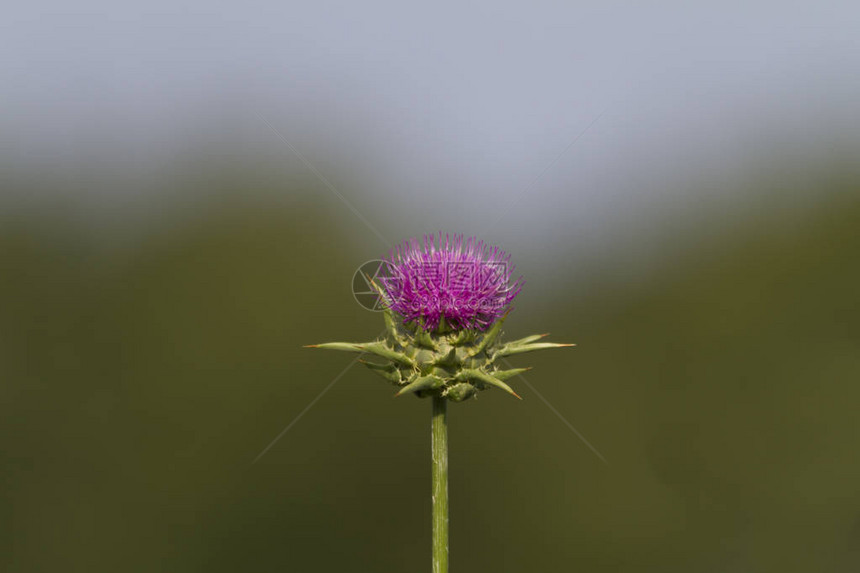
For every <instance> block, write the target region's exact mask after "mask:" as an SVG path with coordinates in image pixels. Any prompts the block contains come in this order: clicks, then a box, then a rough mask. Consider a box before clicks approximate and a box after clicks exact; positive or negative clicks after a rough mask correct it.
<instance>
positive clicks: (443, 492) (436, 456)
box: [431, 396, 448, 573]
mask: <svg viewBox="0 0 860 573" xmlns="http://www.w3.org/2000/svg"><path fill="white" fill-rule="evenodd" d="M431 426H432V440H431V450H432V453H433V573H448V400H447V399H445V398H443V397H441V396H433V423H432V424H431Z"/></svg>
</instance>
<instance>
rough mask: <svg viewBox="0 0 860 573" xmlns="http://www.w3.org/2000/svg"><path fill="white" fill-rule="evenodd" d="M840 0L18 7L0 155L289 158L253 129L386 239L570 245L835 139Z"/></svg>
mask: <svg viewBox="0 0 860 573" xmlns="http://www.w3.org/2000/svg"><path fill="white" fill-rule="evenodd" d="M858 6H860V5H858V4H857V3H856V2H823V3H814V2H805V3H791V2H775V1H768V2H732V3H730V2H719V3H717V2H710V3H701V2H698V3H694V2H689V3H678V2H674V3H667V2H662V3H656V2H651V3H632V2H630V3H619V2H588V3H534V2H532V3H517V4H514V3H510V2H493V3H483V4H478V3H456V4H438V3H434V4H430V3H426V4H423V5H413V6H410V5H405V4H403V3H400V2H391V3H380V2H366V3H331V2H306V3H289V2H288V3H281V2H247V3H238V2H233V3H219V2H200V1H196V2H185V3H176V2H170V3H167V2H160V1H155V2H148V3H145V4H144V3H140V4H135V5H130V4H117V3H113V2H101V3H94V2H84V3H40V2H30V3H15V4H12V5H9V6H7V8H6V9H5V10H4V17H3V23H2V24H0V26H2V38H0V46H2V50H0V101H2V107H0V130H2V132H0V153H2V160H3V161H4V162H5V163H6V164H9V163H12V164H15V165H17V166H19V167H20V166H25V167H33V168H36V169H41V168H44V167H47V166H50V167H51V168H52V169H62V168H63V166H66V165H80V164H81V163H85V164H93V165H96V166H101V167H104V168H106V169H109V170H114V171H123V170H129V171H135V170H137V171H139V172H144V173H154V172H157V171H158V169H159V168H160V166H161V165H163V164H165V162H169V161H171V160H172V159H173V158H175V157H176V156H177V155H180V156H181V155H182V154H183V153H186V152H188V150H193V149H195V148H197V150H198V151H199V147H200V145H203V146H211V147H212V149H215V150H220V151H215V152H213V153H214V154H215V155H216V156H217V154H218V153H234V154H235V153H238V154H240V155H243V154H244V155H247V156H253V157H255V158H263V160H268V161H271V162H273V163H278V164H283V167H284V169H293V168H298V169H302V168H303V166H302V165H301V163H300V162H299V161H298V160H297V159H296V157H295V156H294V154H292V153H291V151H290V150H289V149H288V148H287V147H286V146H285V144H284V143H283V142H282V141H280V140H279V138H278V137H277V136H276V135H275V134H274V133H273V132H272V130H271V129H269V127H267V125H266V124H265V122H268V123H269V124H271V126H273V127H274V128H275V129H276V130H277V131H278V132H279V133H280V134H281V135H282V136H283V137H285V138H286V139H288V140H289V141H290V142H291V143H292V144H293V145H295V146H296V147H297V148H298V149H301V150H302V152H303V153H305V154H306V155H307V157H308V158H309V159H310V160H311V161H312V162H313V163H314V164H315V165H316V166H317V168H318V169H319V170H320V171H321V172H323V173H325V174H326V176H327V177H328V178H329V179H330V180H331V182H332V183H333V184H334V185H335V186H337V187H338V188H339V189H340V190H341V191H342V193H343V194H344V196H347V197H349V198H350V200H351V201H352V202H353V203H354V205H355V206H356V208H358V209H359V210H360V211H362V212H364V213H366V214H367V215H368V218H369V219H370V220H372V221H373V222H374V224H375V225H376V226H377V227H378V228H379V229H380V231H381V232H382V233H383V234H384V235H385V236H387V237H391V240H392V241H393V240H396V238H399V237H401V236H402V235H404V234H414V233H417V232H423V231H432V230H434V229H438V228H444V229H460V230H466V231H467V232H475V233H487V234H488V235H490V238H493V237H495V236H499V232H498V231H496V230H494V229H495V228H496V224H495V221H497V220H498V219H500V218H501V222H502V223H503V224H504V225H505V227H506V231H505V232H506V233H507V234H513V235H516V236H518V237H520V238H521V239H522V240H523V241H525V242H530V243H532V244H540V243H543V244H546V243H547V241H548V240H550V238H551V236H552V237H560V236H563V237H564V238H565V240H567V241H570V240H576V239H581V240H583V241H585V242H588V241H589V240H591V239H593V238H594V237H596V236H598V235H599V234H600V233H601V231H600V229H603V228H605V227H606V226H607V225H614V226H615V227H616V228H617V227H618V226H619V225H621V224H624V225H626V224H629V223H631V222H632V221H633V220H635V219H636V218H638V217H639V216H640V215H641V213H642V212H643V210H647V208H648V206H649V205H651V206H654V205H656V206H657V207H656V208H658V209H659V208H661V207H660V205H665V203H661V202H660V201H658V200H657V199H658V198H659V197H660V196H661V193H662V192H663V190H664V189H677V188H679V187H681V186H683V182H684V181H685V178H688V177H692V178H696V179H697V180H699V181H705V182H706V184H705V185H703V186H700V187H699V188H700V189H705V190H706V191H700V192H703V193H709V194H710V195H711V197H709V198H708V200H712V199H714V197H718V196H719V194H720V189H721V181H723V180H724V179H727V178H729V177H730V176H731V174H732V173H734V172H736V171H737V170H738V169H739V168H741V167H743V166H744V165H746V164H747V163H748V162H749V161H750V158H751V157H752V158H756V157H758V156H761V155H763V156H764V157H765V158H766V159H767V158H770V157H772V156H778V155H783V156H785V157H789V158H791V157H799V158H803V159H808V160H811V161H814V160H816V159H819V158H826V157H827V156H828V154H831V153H834V152H836V151H838V150H839V149H842V148H844V147H846V146H849V147H850V146H851V145H855V144H856V139H857V133H858V128H860V120H858V117H860V103H858V102H860V34H858V31H860V7H858ZM601 113H603V115H602V116H600V119H599V120H598V121H597V122H596V123H594V125H593V126H592V127H591V128H590V129H589V130H588V132H587V133H585V134H584V135H583V136H582V138H581V139H579V141H577V142H576V143H575V144H574V145H573V146H572V147H571V148H570V149H569V150H568V151H567V152H566V153H564V154H563V155H562V156H561V157H559V154H560V153H561V152H562V150H564V149H565V148H567V147H568V146H569V145H570V144H571V142H572V141H573V140H574V139H575V138H576V137H577V136H578V135H579V134H580V133H581V132H582V131H583V130H584V129H585V128H586V127H587V126H588V125H589V124H591V123H592V122H593V121H594V120H595V118H597V117H598V116H599V115H600V114H601ZM224 150H232V151H229V152H228V151H224ZM231 157H235V155H231ZM556 159H557V161H555V160H556ZM550 165H552V166H551V167H550V168H549V169H547V167H549V166H550ZM542 173H543V175H541V174H542ZM538 177H539V179H538V180H537V182H536V183H535V181H536V179H537V178H538ZM138 181H140V180H139V179H138ZM144 181H145V179H144ZM708 181H710V182H711V185H710V187H709V185H708V184H707V182H708ZM357 182H361V184H358V183H357ZM146 189H147V184H146V183H144V184H141V185H140V186H134V185H121V186H117V187H114V188H112V189H111V191H110V192H109V193H110V194H111V195H123V194H140V193H144V194H145V192H146ZM707 189H710V191H707ZM526 190H528V192H527V193H524V191H526ZM520 197H523V198H522V199H519V198H520ZM383 204H384V205H385V207H384V208H383ZM392 214H395V215H397V216H396V217H391V215H392ZM348 217H349V215H348V214H347V218H348ZM354 222H356V221H354ZM360 227H361V224H360V223H359V222H356V230H355V237H356V240H361V241H369V244H372V242H373V241H375V239H374V238H373V236H372V235H371V236H370V237H369V238H368V236H367V235H368V233H367V231H366V229H361V228H360ZM565 229H567V230H566V231H565ZM570 229H576V230H575V231H570ZM550 230H552V233H551V236H550V235H548V233H550ZM377 245H379V242H377Z"/></svg>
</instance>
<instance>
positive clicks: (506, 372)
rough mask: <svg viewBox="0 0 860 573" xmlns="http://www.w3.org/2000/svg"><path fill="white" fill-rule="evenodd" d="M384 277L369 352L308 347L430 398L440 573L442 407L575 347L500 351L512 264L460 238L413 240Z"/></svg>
mask: <svg viewBox="0 0 860 573" xmlns="http://www.w3.org/2000/svg"><path fill="white" fill-rule="evenodd" d="M387 261H388V263H389V264H388V269H387V270H388V273H389V276H385V277H381V278H380V282H379V283H376V282H375V281H373V280H371V286H372V287H373V288H374V289H375V290H376V293H377V294H378V295H379V296H380V298H381V299H382V301H383V303H384V305H383V306H384V309H385V310H384V312H383V318H384V320H385V335H384V336H383V337H382V338H381V339H379V340H373V341H371V342H329V343H325V344H314V345H312V347H314V348H327V349H331V350H343V351H347V352H357V353H361V354H365V355H368V356H370V357H373V358H375V359H376V360H374V361H367V360H360V362H361V363H362V364H363V365H365V366H366V367H367V368H369V369H370V370H371V371H373V372H375V373H376V374H378V375H380V376H382V377H383V378H384V379H385V380H387V381H388V382H390V383H391V384H393V385H394V386H396V387H397V389H398V391H397V393H396V394H395V396H400V395H403V394H414V395H415V396H418V397H419V398H425V397H432V403H433V416H432V426H431V427H432V434H431V435H432V440H431V443H432V459H433V498H432V499H433V571H434V573H445V572H447V570H448V431H447V419H448V418H447V403H448V402H449V401H452V402H462V401H464V400H467V399H469V398H472V397H475V396H476V395H477V394H478V392H480V391H482V390H488V389H490V388H497V389H500V390H503V391H505V392H507V393H508V394H511V395H513V396H516V397H517V398H519V396H518V395H517V393H516V392H514V390H513V389H512V388H511V387H510V386H508V384H507V382H505V381H506V380H508V379H510V378H512V377H514V376H517V375H520V374H522V373H523V372H524V371H526V370H528V368H506V367H505V366H503V365H502V364H500V362H502V361H503V359H504V358H506V357H507V356H512V355H515V354H522V353H525V352H532V351H535V350H543V349H547V348H560V347H562V346H573V345H572V344H556V343H552V342H539V341H540V339H542V338H543V337H545V336H546V334H535V335H532V336H526V337H525V338H520V339H519V340H514V341H511V342H503V341H502V324H503V323H504V321H505V319H506V318H507V316H508V314H509V313H510V311H511V302H512V301H513V299H514V298H515V297H516V296H517V294H519V292H520V290H521V289H522V284H523V283H522V280H521V279H517V280H516V281H514V282H513V283H511V273H512V271H513V267H512V266H511V265H510V257H509V256H508V255H507V254H505V252H504V251H502V250H500V249H499V248H498V247H490V246H489V245H485V244H484V243H483V241H478V240H477V239H476V238H474V237H470V238H468V239H465V240H464V239H463V236H462V235H455V236H454V237H453V238H452V237H450V236H449V235H445V236H444V237H443V236H442V234H441V233H439V234H438V235H436V236H425V237H424V241H423V244H422V243H421V242H419V241H418V240H417V239H411V240H409V241H407V242H405V243H403V244H402V245H401V246H399V247H397V248H396V249H394V250H393V251H392V253H391V254H390V255H389V258H388V259H387Z"/></svg>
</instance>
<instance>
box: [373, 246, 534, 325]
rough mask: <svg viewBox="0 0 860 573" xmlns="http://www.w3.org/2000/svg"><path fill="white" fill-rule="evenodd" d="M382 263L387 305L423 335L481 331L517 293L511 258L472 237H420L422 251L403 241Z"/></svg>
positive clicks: (518, 282) (519, 285)
mask: <svg viewBox="0 0 860 573" xmlns="http://www.w3.org/2000/svg"><path fill="white" fill-rule="evenodd" d="M386 262H387V263H388V265H387V270H388V272H389V273H390V275H391V276H387V277H382V278H381V279H380V282H381V283H382V287H383V289H384V291H385V295H386V297H385V298H386V301H387V302H388V303H389V304H390V306H391V309H392V310H393V311H394V312H396V313H398V314H400V315H401V316H402V317H403V318H404V320H406V321H420V323H421V325H422V327H423V328H424V329H425V330H436V329H437V328H439V325H440V323H442V324H447V325H449V326H450V327H451V328H454V329H475V330H486V329H487V327H489V326H490V325H491V324H492V323H493V322H495V321H496V320H498V319H499V318H501V317H502V316H504V315H505V313H506V312H508V311H509V310H510V304H511V301H512V300H513V299H514V297H516V296H517V294H519V292H520V289H522V279H517V280H516V281H515V282H514V283H513V284H511V282H510V279H511V273H512V272H513V266H511V264H510V255H507V254H506V253H505V252H504V251H502V250H500V249H499V248H498V247H490V246H488V245H485V244H484V242H483V241H478V240H477V239H476V238H475V237H469V238H468V239H466V240H465V241H464V240H463V236H462V235H455V236H454V237H453V238H452V237H450V236H449V235H445V236H444V237H443V236H442V233H441V232H440V233H439V234H438V235H436V236H433V235H425V236H424V242H423V247H422V244H421V242H420V241H419V240H418V239H411V240H409V241H406V242H405V243H403V244H402V245H400V246H398V247H397V248H395V249H394V250H393V251H392V253H391V254H390V255H389V257H388V259H386Z"/></svg>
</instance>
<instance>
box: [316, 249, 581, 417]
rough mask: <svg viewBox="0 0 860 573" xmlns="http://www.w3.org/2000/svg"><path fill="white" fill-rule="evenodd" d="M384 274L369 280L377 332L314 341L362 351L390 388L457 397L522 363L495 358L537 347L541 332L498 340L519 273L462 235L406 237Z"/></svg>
mask: <svg viewBox="0 0 860 573" xmlns="http://www.w3.org/2000/svg"><path fill="white" fill-rule="evenodd" d="M387 262H388V263H389V265H388V274H389V276H386V277H383V278H381V279H380V283H381V284H380V283H376V282H374V281H371V286H372V287H373V288H374V289H375V290H376V292H377V294H378V295H379V296H380V298H382V300H383V302H384V305H383V306H384V308H385V311H384V313H383V316H384V318H385V336H384V337H383V338H382V339H381V340H373V341H371V342H329V343H326V344H315V345H313V347H315V348H327V349H330V350H343V351H347V352H358V353H362V354H367V355H370V356H373V357H375V358H378V359H382V360H383V362H378V361H365V360H362V361H361V363H362V364H364V365H365V366H366V367H367V368H369V369H370V370H372V371H373V372H375V373H376V374H378V375H380V376H382V377H383V378H385V379H386V380H388V381H389V382H391V383H392V384H394V385H395V386H397V388H398V392H397V394H396V395H397V396H400V395H402V394H408V393H412V394H415V395H416V396H418V397H419V398H425V397H429V396H437V397H440V398H444V399H446V400H451V401H453V402H462V401H463V400H467V399H468V398H472V397H474V396H476V395H477V393H478V392H480V391H481V390H487V389H489V388H498V389H501V390H504V391H505V392H507V393H508V394H511V395H512V396H516V397H517V398H519V396H518V395H517V393H516V392H514V390H513V389H512V388H511V387H510V386H508V384H507V383H506V382H505V381H506V380H508V379H509V378H511V377H513V376H516V375H517V374H521V373H522V372H524V371H525V370H527V369H526V368H513V369H505V368H504V367H503V366H502V365H501V364H500V362H501V359H503V358H505V357H507V356H511V355H514V354H522V353H524V352H532V351H534V350H542V349H545V348H559V347H562V346H573V345H571V344H555V343H551V342H538V341H539V340H540V339H541V338H543V337H544V336H546V335H545V334H536V335H532V336H527V337H525V338H521V339H519V340H514V341H511V342H507V343H503V342H502V341H501V334H502V324H503V323H504V321H505V318H507V316H508V314H509V312H510V311H511V302H512V301H513V299H514V297H516V296H517V294H518V293H519V292H520V290H521V288H522V280H521V279H517V280H516V281H514V282H513V283H511V272H512V271H513V267H512V266H511V264H510V256H509V255H507V254H506V253H505V252H504V251H502V250H500V249H499V248H498V247H491V246H489V245H485V244H484V242H483V241H478V240H477V239H476V238H474V237H470V238H468V239H465V240H464V239H463V236H462V235H455V236H454V237H453V238H452V237H451V236H450V235H444V236H443V235H442V234H441V233H439V234H438V235H435V236H426V237H424V241H423V244H422V243H421V242H419V241H418V239H411V240H409V241H407V242H405V243H403V244H402V245H400V246H399V247H397V248H395V249H394V250H393V251H392V252H391V254H390V256H389V258H388V259H387Z"/></svg>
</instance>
